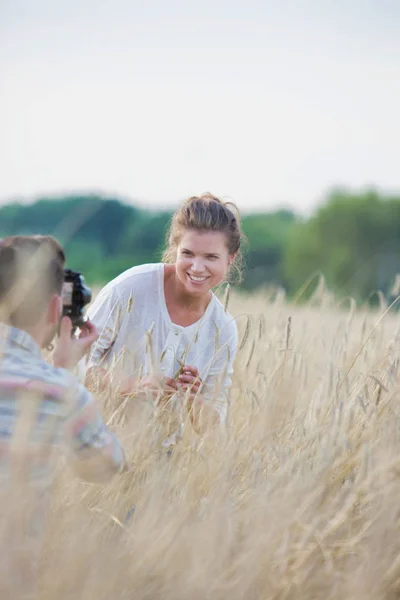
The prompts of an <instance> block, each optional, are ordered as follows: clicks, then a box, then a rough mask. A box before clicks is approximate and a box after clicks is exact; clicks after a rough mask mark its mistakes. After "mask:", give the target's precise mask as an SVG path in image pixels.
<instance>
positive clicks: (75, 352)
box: [53, 317, 99, 369]
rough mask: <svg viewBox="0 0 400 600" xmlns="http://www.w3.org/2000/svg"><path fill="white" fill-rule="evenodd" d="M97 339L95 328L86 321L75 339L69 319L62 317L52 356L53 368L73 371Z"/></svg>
mask: <svg viewBox="0 0 400 600" xmlns="http://www.w3.org/2000/svg"><path fill="white" fill-rule="evenodd" d="M98 337H99V334H98V332H97V329H96V327H95V326H94V325H93V323H91V322H90V321H88V320H87V321H85V323H84V324H83V325H82V326H81V330H80V334H79V337H75V336H74V335H73V325H72V321H71V319H70V318H69V317H63V318H62V320H61V326H60V334H59V337H58V340H57V343H56V347H55V349H54V354H53V364H54V366H55V367H60V368H62V369H74V368H75V367H76V366H77V364H78V362H79V361H80V360H81V359H82V358H83V357H84V356H85V354H87V352H88V351H89V350H90V347H91V345H92V344H93V343H94V342H95V341H96V340H97V338H98Z"/></svg>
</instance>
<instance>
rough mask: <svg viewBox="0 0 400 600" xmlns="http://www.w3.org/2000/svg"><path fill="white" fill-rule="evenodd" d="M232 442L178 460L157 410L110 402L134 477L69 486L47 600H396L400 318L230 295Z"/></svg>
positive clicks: (51, 527) (56, 504) (196, 446)
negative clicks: (233, 321) (235, 332)
mask: <svg viewBox="0 0 400 600" xmlns="http://www.w3.org/2000/svg"><path fill="white" fill-rule="evenodd" d="M229 309H230V312H231V313H232V314H233V315H234V316H235V317H237V319H238V324H239V329H240V341H241V347H240V351H239V353H238V357H237V361H236V372H235V376H234V382H233V391H232V397H231V406H230V413H229V423H228V430H227V432H226V433H225V434H222V433H220V432H213V433H211V434H209V435H206V436H202V437H200V436H198V435H197V434H195V433H194V432H193V430H192V429H191V427H190V426H187V427H186V429H185V431H184V435H183V439H182V441H181V442H180V443H178V444H177V446H176V447H175V449H174V451H173V453H172V455H171V456H169V455H168V454H167V453H166V451H165V450H163V449H162V448H161V444H160V441H161V440H162V439H163V436H164V437H165V431H164V427H165V423H164V422H163V421H162V420H159V419H157V418H154V416H153V415H151V414H150V412H149V410H148V407H147V405H146V403H140V402H136V403H135V399H131V400H129V402H124V403H122V404H121V403H117V402H116V400H115V399H113V398H112V397H104V396H103V397H101V402H102V405H103V409H104V414H105V415H106V420H107V421H108V423H109V424H110V426H111V427H112V428H113V429H114V430H115V431H116V432H117V433H118V434H119V436H120V438H121V439H122V441H123V442H124V445H125V447H126V449H127V452H128V455H129V460H130V464H131V472H130V473H128V474H125V475H123V476H121V477H119V478H115V479H114V480H113V481H112V482H111V483H109V484H108V485H106V486H105V487H101V486H98V485H92V484H87V483H84V482H82V481H80V480H79V479H77V478H76V477H74V475H73V474H72V473H71V472H70V471H69V470H62V471H61V472H60V474H59V476H58V479H57V484H56V488H55V492H54V496H53V502H52V510H51V514H50V519H49V523H48V528H47V534H46V540H45V547H44V554H43V558H42V562H41V567H40V570H41V577H40V586H41V591H40V596H39V597H40V599H41V600H65V599H67V598H68V599H70V598H71V599H72V598H74V599H78V598H79V599H85V600H106V599H107V600H109V599H110V598H115V599H118V600H124V599H133V598H134V599H135V600H145V599H146V600H161V599H162V600H205V599H209V600H226V599H231V600H239V599H241V600H259V599H260V600H261V599H263V600H266V599H276V600H278V599H282V600H283V599H293V600H301V599H307V600H310V599H317V598H318V599H319V598H321V599H322V598H323V599H324V600H328V599H331V598H332V599H333V598H335V599H336V598H338V599H339V598H352V599H356V598H357V599H358V598H360V599H361V598H363V599H371V600H379V599H381V598H385V599H389V600H390V599H392V598H393V599H395V598H398V597H399V594H400V521H399V519H400V407H399V399H400V395H399V391H400V388H399V383H400V375H399V357H400V319H399V317H398V316H396V315H395V314H393V313H392V312H389V313H387V314H385V306H384V303H383V302H381V307H380V308H379V309H376V310H375V311H367V310H366V309H359V310H355V307H354V306H353V305H352V303H351V302H349V301H347V302H344V303H342V304H341V305H339V304H337V303H334V302H333V300H332V299H331V297H330V296H329V295H328V294H325V293H323V294H321V295H320V296H319V298H314V301H312V302H309V303H308V304H307V305H305V306H293V305H290V304H287V303H286V302H285V299H284V298H283V297H282V296H280V295H279V294H278V295H274V296H273V297H268V295H267V294H259V295H256V296H252V297H250V298H242V297H239V296H238V297H235V296H233V297H232V298H231V299H230V305H229Z"/></svg>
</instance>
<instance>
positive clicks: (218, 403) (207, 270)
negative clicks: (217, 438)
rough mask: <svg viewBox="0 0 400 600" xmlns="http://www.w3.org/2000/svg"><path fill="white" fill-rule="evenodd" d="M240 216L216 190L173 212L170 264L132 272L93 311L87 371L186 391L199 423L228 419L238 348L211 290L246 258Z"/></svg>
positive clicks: (124, 386) (132, 384)
mask: <svg viewBox="0 0 400 600" xmlns="http://www.w3.org/2000/svg"><path fill="white" fill-rule="evenodd" d="M241 241H242V233H241V227H240V221H239V219H238V218H236V217H235V215H234V213H233V212H232V211H231V209H230V208H229V203H223V202H222V201H221V200H219V199H218V198H216V197H214V196H212V195H211V194H204V195H203V196H200V197H192V198H189V199H188V200H186V201H185V202H184V204H183V206H182V207H181V208H180V209H179V210H177V211H176V213H175V214H174V216H173V218H172V222H171V226H170V230H169V234H168V246H167V249H166V251H165V254H164V257H163V263H159V264H150V265H142V266H138V267H133V268H131V269H129V270H128V271H125V272H124V273H122V274H121V275H120V276H118V277H117V278H116V279H114V280H113V281H111V282H110V283H109V284H107V285H106V286H105V288H103V289H102V291H101V292H100V293H99V295H98V296H97V298H96V300H95V302H94V303H93V305H92V306H91V307H90V309H89V311H88V316H89V318H90V319H91V321H92V322H93V323H94V325H95V326H96V327H97V329H98V331H99V334H100V337H99V339H98V341H97V343H96V344H95V345H94V348H93V351H92V354H91V356H90V358H89V364H88V376H89V378H90V379H91V380H92V381H93V377H94V376H96V375H99V374H100V377H101V379H102V382H103V383H104V382H107V381H109V382H111V381H112V382H115V381H117V382H118V385H119V390H120V393H121V394H124V395H125V394H128V395H129V394H135V393H137V392H143V391H147V392H148V391H150V392H151V393H152V394H153V397H157V398H158V400H160V399H166V398H171V396H173V397H174V398H176V397H179V398H180V399H181V400H182V402H183V404H184V406H185V407H186V410H187V411H188V412H189V415H190V419H191V422H192V424H193V426H194V427H195V429H196V430H201V429H203V428H204V427H207V425H209V424H210V423H216V422H218V421H220V422H221V423H223V422H224V421H225V419H226V414H227V393H228V390H229V387H230V385H231V376H232V373H233V362H234V359H235V355H236V349H237V328H236V323H235V321H234V320H233V318H232V317H231V316H230V315H229V313H227V312H226V311H225V310H224V307H223V306H222V304H221V303H220V302H219V300H218V299H217V298H216V296H215V295H214V294H213V292H212V289H213V288H215V287H216V286H218V285H219V284H221V283H222V282H223V281H225V280H226V278H227V275H228V273H229V272H230V271H231V270H232V269H233V268H234V266H235V267H236V268H237V264H238V262H239V258H240V247H241Z"/></svg>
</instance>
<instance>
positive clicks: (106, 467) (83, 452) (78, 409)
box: [64, 384, 125, 481]
mask: <svg viewBox="0 0 400 600" xmlns="http://www.w3.org/2000/svg"><path fill="white" fill-rule="evenodd" d="M70 398H72V402H73V403H74V409H73V410H72V411H71V413H70V414H69V416H68V417H67V419H66V424H65V430H64V433H65V439H66V442H67V445H68V446H69V449H70V458H71V461H72V462H73V463H74V465H75V467H76V468H77V470H78V472H79V474H80V475H81V476H82V477H83V478H84V479H87V480H90V481H101V480H105V479H108V478H109V477H111V476H112V475H114V474H115V473H118V472H120V471H122V470H123V468H124V466H125V453H124V450H123V448H122V445H121V443H120V442H119V440H118V438H117V436H116V435H115V434H114V433H112V432H111V431H110V430H109V429H108V427H107V426H106V425H105V423H104V421H103V419H102V416H101V414H100V410H99V408H98V406H97V403H96V401H95V399H94V398H93V396H92V394H90V393H89V391H88V390H87V389H86V388H85V387H84V386H83V385H79V384H77V386H76V387H75V390H74V389H72V390H70Z"/></svg>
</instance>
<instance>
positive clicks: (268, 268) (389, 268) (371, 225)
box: [0, 190, 400, 301]
mask: <svg viewBox="0 0 400 600" xmlns="http://www.w3.org/2000/svg"><path fill="white" fill-rule="evenodd" d="M171 216H172V213H171V212H169V211H149V210H144V209H141V208H138V207H136V206H133V205H131V204H126V203H124V202H122V201H121V200H119V199H118V198H108V197H100V196H69V197H64V198H61V199H54V198H41V199H38V200H37V201H36V202H34V203H33V204H28V205H27V204H23V203H18V202H12V203H9V204H6V205H4V206H2V207H1V208H0V236H2V237H3V236H6V235H15V234H34V233H40V234H52V235H55V236H56V237H57V238H58V239H59V240H60V242H61V243H62V244H63V245H64V247H65V248H66V251H67V257H68V265H69V267H70V268H73V269H77V270H80V271H82V272H83V273H84V275H85V278H86V280H87V281H88V282H89V283H90V284H91V285H93V284H103V283H105V282H106V281H109V280H110V279H112V278H113V277H115V276H116V275H118V274H119V273H121V272H122V271H124V270H125V269H127V268H129V267H131V266H134V265H138V264H143V263H147V262H154V261H158V260H160V257H161V254H162V250H163V247H164V243H165V236H166V232H167V229H168V224H169V221H170V218H171ZM243 229H244V232H245V234H246V236H247V239H248V243H247V245H246V246H247V248H246V251H245V256H246V261H245V263H246V268H245V274H244V280H243V283H242V287H243V289H245V290H253V289H255V288H258V287H260V286H269V285H274V286H276V285H279V286H281V287H283V288H284V289H285V290H286V291H287V293H288V294H289V295H291V294H295V293H296V291H297V290H298V289H299V288H300V287H301V286H302V285H303V284H304V283H305V282H306V281H307V280H308V279H309V278H312V277H313V275H314V274H316V273H322V274H323V275H324V276H325V279H326V282H327V285H328V286H329V287H330V288H331V289H332V290H334V291H335V292H336V293H338V294H340V295H351V296H353V297H354V298H356V299H357V300H361V301H362V300H365V299H367V298H369V297H371V296H372V295H373V294H374V292H376V291H377V290H381V291H382V292H383V293H384V294H385V295H387V294H389V293H390V290H391V288H392V287H393V284H394V281H395V278H396V275H397V274H398V273H400V197H399V196H385V195H382V194H379V193H377V192H376V191H366V192H363V193H359V194H354V193H351V192H348V191H346V190H334V191H332V192H331V193H330V194H329V195H328V196H327V198H326V199H325V201H324V202H323V204H322V205H321V206H319V207H318V208H317V209H316V210H315V212H314V213H313V214H312V215H311V216H309V217H307V218H305V217H301V216H299V215H297V214H295V213H294V212H292V211H290V210H278V211H274V212H263V213H253V214H250V215H245V216H244V218H243Z"/></svg>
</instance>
